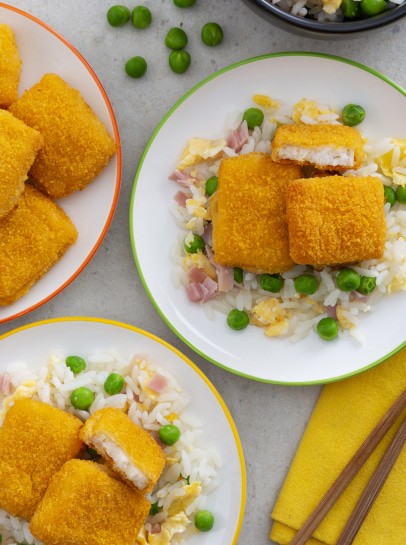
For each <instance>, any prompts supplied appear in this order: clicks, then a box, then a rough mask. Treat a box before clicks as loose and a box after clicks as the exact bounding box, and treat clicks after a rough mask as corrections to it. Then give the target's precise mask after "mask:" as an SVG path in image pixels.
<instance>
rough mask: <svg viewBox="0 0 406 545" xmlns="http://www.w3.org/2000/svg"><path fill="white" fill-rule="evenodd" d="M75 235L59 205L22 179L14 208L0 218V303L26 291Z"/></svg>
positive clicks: (13, 298)
mask: <svg viewBox="0 0 406 545" xmlns="http://www.w3.org/2000/svg"><path fill="white" fill-rule="evenodd" d="M77 235H78V233H77V231H76V228H75V226H74V225H73V223H72V222H71V220H70V219H69V217H68V216H67V215H66V214H65V212H64V211H63V210H62V208H60V207H59V206H58V205H57V204H56V203H55V202H54V201H53V200H52V199H50V198H49V197H47V196H46V195H43V194H42V193H41V192H40V191H38V189H36V188H35V187H33V186H32V185H31V184H29V183H26V184H25V190H24V192H23V194H22V195H21V197H20V200H19V201H18V205H17V206H16V208H14V210H12V211H11V212H10V213H9V214H7V216H5V217H4V218H2V219H1V220H0V306H6V305H11V304H12V303H14V301H16V300H17V299H19V298H20V297H21V296H22V295H24V294H26V293H27V292H28V290H29V289H30V288H31V286H32V285H33V284H35V282H37V281H38V280H39V279H40V278H41V277H42V276H43V275H44V274H45V273H46V272H47V271H48V270H49V269H50V268H51V267H52V266H53V265H55V263H56V262H57V261H59V259H60V258H61V257H62V255H63V254H64V253H65V251H66V250H67V249H68V248H69V246H71V245H72V244H74V243H75V242H76V239H77Z"/></svg>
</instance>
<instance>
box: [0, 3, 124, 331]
mask: <svg viewBox="0 0 406 545" xmlns="http://www.w3.org/2000/svg"><path fill="white" fill-rule="evenodd" d="M0 21H1V23H2V24H7V25H9V26H10V27H11V28H12V29H13V31H14V35H15V40H16V43H17V47H18V51H19V54H20V57H21V60H22V72H21V80H20V86H19V96H21V94H22V93H23V92H24V91H25V90H26V89H29V88H30V87H31V86H32V85H34V84H35V83H37V82H38V81H39V80H40V79H41V78H42V76H43V75H44V74H47V73H55V74H58V75H59V76H60V77H61V78H63V79H64V80H65V81H66V82H67V83H68V84H69V85H70V86H71V87H74V88H75V89H77V90H78V91H79V92H80V94H81V95H82V97H83V98H84V99H85V101H86V102H87V104H88V105H89V106H90V107H91V108H92V110H93V111H94V113H95V114H96V115H97V117H98V118H99V119H100V120H101V121H102V122H103V123H104V125H105V127H106V129H107V130H108V132H109V133H110V135H111V136H112V137H113V138H114V139H115V142H116V145H117V153H116V154H115V155H114V156H113V157H112V159H111V161H110V162H109V164H108V165H107V167H106V168H105V169H104V170H103V171H102V172H101V174H100V175H99V176H98V177H97V179H96V180H94V181H93V182H92V183H91V184H89V185H88V186H87V187H86V188H85V189H84V190H83V191H76V192H75V193H74V194H72V195H70V196H69V197H66V198H64V199H60V200H59V201H57V202H58V204H59V205H60V206H61V207H62V208H63V209H64V211H65V212H66V213H67V214H68V216H69V217H70V218H71V220H72V222H73V223H74V225H75V227H76V229H77V231H78V232H79V236H78V239H77V242H76V244H75V245H74V246H71V247H70V248H69V249H68V251H67V252H66V253H65V255H64V256H63V257H62V259H61V260H60V261H59V262H58V263H57V264H56V265H55V266H54V267H52V269H51V270H49V271H48V272H47V273H46V274H45V276H43V277H42V278H41V279H40V280H39V281H38V282H37V283H36V284H35V285H34V286H33V287H32V288H31V289H30V291H29V292H28V293H27V295H24V296H23V297H21V298H20V299H18V300H17V301H16V302H15V303H14V304H13V305H10V306H6V307H0V323H4V322H7V321H9V320H13V319H15V318H18V317H19V316H23V315H24V314H27V313H28V312H31V311H32V310H35V309H37V308H38V307H40V306H41V305H43V304H44V303H46V302H47V301H49V300H50V299H52V298H53V297H54V296H55V295H57V294H58V293H59V292H61V291H62V290H63V289H64V288H65V287H66V286H68V285H69V284H70V283H71V282H72V281H73V280H74V279H75V278H76V277H77V276H78V275H79V274H80V273H81V271H82V270H83V269H84V268H85V267H86V265H87V264H88V263H89V261H90V260H91V258H92V257H93V255H94V254H95V253H96V251H97V249H98V247H99V246H100V244H101V242H102V240H103V238H104V236H105V234H106V233H107V230H108V228H109V226H110V223H111V220H112V219H113V214H114V210H115V208H116V205H117V200H118V195H119V190H120V183H121V169H122V165H121V148H120V137H119V132H118V126H117V123H116V119H115V116H114V112H113V109H112V107H111V104H110V102H109V99H108V97H107V94H106V92H105V90H104V89H103V87H102V85H101V83H100V81H99V80H98V78H97V76H96V74H95V73H94V71H93V70H92V68H91V67H90V66H89V64H88V63H87V62H86V60H85V59H84V58H83V57H82V55H81V54H80V53H79V52H78V51H77V50H76V49H75V48H74V46H73V45H71V44H70V43H69V42H68V41H67V40H65V39H64V38H63V37H62V36H61V35H60V34H58V33H57V32H56V31H55V30H53V29H52V28H51V27H49V26H48V25H47V24H46V23H44V22H42V21H40V20H38V19H36V18H35V17H33V16H32V15H30V14H28V13H24V12H22V11H21V10H18V9H16V8H13V7H11V6H8V5H6V4H2V3H0Z"/></svg>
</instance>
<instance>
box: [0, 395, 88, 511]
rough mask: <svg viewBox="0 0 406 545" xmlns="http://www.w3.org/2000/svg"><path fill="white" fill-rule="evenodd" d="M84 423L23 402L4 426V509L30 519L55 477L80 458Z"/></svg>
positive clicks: (0, 462)
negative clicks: (68, 464) (75, 459)
mask: <svg viewBox="0 0 406 545" xmlns="http://www.w3.org/2000/svg"><path fill="white" fill-rule="evenodd" d="M81 427H82V422H81V421H80V420H79V419H78V418H76V416H73V415H72V414H69V413H66V412H64V411H62V410H60V409H56V408H54V407H51V406H50V405H47V404H46V403H42V402H40V401H33V400H32V399H28V398H26V399H19V400H16V401H15V402H14V405H13V406H12V407H10V409H9V410H8V412H7V414H6V417H5V419H4V422H3V425H2V426H1V427H0V483H1V486H0V507H1V508H2V509H4V510H5V511H7V512H8V513H10V514H11V515H13V516H15V517H23V518H26V519H30V518H31V516H32V515H33V513H34V511H35V508H36V507H37V505H38V503H39V501H40V500H41V498H42V496H43V495H44V493H45V490H46V489H47V487H48V484H49V482H50V479H51V477H52V476H53V475H54V474H55V473H56V472H58V471H59V469H60V468H61V467H62V465H63V464H64V463H65V462H66V461H68V460H70V459H71V458H74V457H75V456H79V455H80V454H81V453H82V451H83V450H84V448H85V446H84V444H83V443H82V441H81V440H80V439H79V430H80V428H81Z"/></svg>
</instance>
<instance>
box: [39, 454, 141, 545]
mask: <svg viewBox="0 0 406 545" xmlns="http://www.w3.org/2000/svg"><path fill="white" fill-rule="evenodd" d="M150 508H151V504H150V502H149V501H148V500H147V499H146V498H145V497H144V496H143V495H141V494H140V493H139V492H136V491H135V490H131V489H130V488H129V487H128V486H126V485H125V484H124V483H122V482H120V481H118V480H116V479H114V478H112V477H111V476H110V475H108V473H106V471H105V469H104V468H103V466H101V465H99V464H95V463H94V462H91V461H85V460H70V461H69V462H66V464H65V465H64V466H63V467H62V469H61V470H60V471H59V473H57V474H56V475H55V476H54V477H53V478H52V481H51V484H50V485H49V487H48V490H47V491H46V493H45V496H44V498H43V500H42V501H41V503H40V504H39V506H38V508H37V510H36V511H35V514H34V516H33V517H32V519H31V523H30V530H31V533H32V534H33V536H34V537H36V538H37V539H39V540H40V541H42V542H44V543H47V544H48V545H111V544H114V545H133V543H134V542H135V539H136V537H137V535H138V533H139V531H140V529H141V527H142V525H143V524H144V521H145V519H146V518H147V516H148V513H149V510H150Z"/></svg>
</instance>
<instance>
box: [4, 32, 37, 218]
mask: <svg viewBox="0 0 406 545" xmlns="http://www.w3.org/2000/svg"><path fill="white" fill-rule="evenodd" d="M0 27H1V25H0ZM42 144H43V140H42V136H41V135H40V133H39V132H38V131H36V130H35V129H31V127H28V126H27V125H26V124H25V123H24V122H23V121H20V120H19V119H17V118H16V117H14V116H13V115H12V114H11V113H10V112H7V111H6V110H0V149H1V154H0V218H2V217H3V216H5V215H6V214H8V212H10V210H11V209H12V208H13V207H14V206H15V204H16V202H17V201H18V199H19V198H20V195H21V193H22V192H23V190H24V182H25V180H26V179H27V178H28V176H27V174H28V171H29V170H30V167H31V165H32V164H33V162H34V160H35V157H36V156H37V153H38V151H39V149H40V148H41V146H42Z"/></svg>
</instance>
